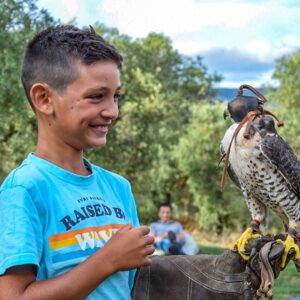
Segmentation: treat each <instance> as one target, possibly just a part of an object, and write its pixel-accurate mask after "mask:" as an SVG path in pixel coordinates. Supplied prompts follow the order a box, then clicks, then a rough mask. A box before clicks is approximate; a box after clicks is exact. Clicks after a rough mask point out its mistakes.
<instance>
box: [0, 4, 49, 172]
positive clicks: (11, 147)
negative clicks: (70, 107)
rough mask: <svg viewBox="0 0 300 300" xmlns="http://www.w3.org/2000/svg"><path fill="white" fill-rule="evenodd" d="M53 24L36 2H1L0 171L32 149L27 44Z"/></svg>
mask: <svg viewBox="0 0 300 300" xmlns="http://www.w3.org/2000/svg"><path fill="white" fill-rule="evenodd" d="M50 24H54V21H53V19H52V18H51V17H50V16H49V15H48V13H47V12H46V11H45V10H38V8H37V7H36V5H35V1H31V0H30V1H28V0H27V1H25V0H2V1H1V2H0V47H1V50H2V51H1V52H0V64H1V68H0V86H1V88H0V107H1V110H0V119H1V120H2V122H1V123H0V143H1V159H0V170H1V171H0V172H1V173H2V175H3V174H5V173H7V172H8V171H9V170H10V169H11V168H12V167H15V166H16V165H17V164H18V163H19V162H20V161H21V160H22V159H23V158H24V156H25V154H26V153H28V152H29V151H30V150H32V149H33V148H32V147H33V144H34V141H35V129H36V128H35V127H36V125H35V124H36V123H35V118H34V115H33V112H32V111H31V109H30V107H29V105H28V104H27V101H26V99H25V94H24V92H23V88H22V85H21V81H20V68H21V61H22V56H23V51H24V47H25V45H26V43H27V41H28V40H29V39H30V38H31V37H32V36H33V34H34V33H35V32H37V31H39V30H41V29H42V28H44V27H46V26H48V25H50Z"/></svg>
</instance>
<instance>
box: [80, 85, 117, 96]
mask: <svg viewBox="0 0 300 300" xmlns="http://www.w3.org/2000/svg"><path fill="white" fill-rule="evenodd" d="M121 88H122V86H121V85H120V86H118V87H117V89H116V90H117V91H120V90H121ZM107 90H110V88H109V87H106V86H95V87H91V88H88V89H87V90H86V91H85V93H87V94H88V93H93V92H100V91H107Z"/></svg>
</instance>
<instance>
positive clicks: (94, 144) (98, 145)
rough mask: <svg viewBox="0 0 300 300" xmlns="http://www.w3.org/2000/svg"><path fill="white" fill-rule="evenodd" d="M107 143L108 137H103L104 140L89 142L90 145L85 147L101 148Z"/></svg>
mask: <svg viewBox="0 0 300 300" xmlns="http://www.w3.org/2000/svg"><path fill="white" fill-rule="evenodd" d="M105 145H106V139H102V140H98V141H94V142H92V143H89V145H87V146H86V147H85V149H94V148H101V147H104V146H105Z"/></svg>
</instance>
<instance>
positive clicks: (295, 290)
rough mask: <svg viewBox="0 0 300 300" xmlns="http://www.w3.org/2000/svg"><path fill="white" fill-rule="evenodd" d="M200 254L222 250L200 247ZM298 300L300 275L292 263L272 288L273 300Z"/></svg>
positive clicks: (221, 251)
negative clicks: (295, 299)
mask: <svg viewBox="0 0 300 300" xmlns="http://www.w3.org/2000/svg"><path fill="white" fill-rule="evenodd" d="M200 251H201V252H200V253H201V254H221V253H223V252H224V251H225V249H224V248H221V247H215V246H206V245H201V246H200ZM297 296H298V297H299V299H300V273H298V272H297V270H296V267H295V266H294V263H293V262H290V263H289V264H288V266H287V267H286V269H285V270H284V271H283V272H281V273H280V275H279V277H278V278H277V280H276V282H275V285H274V287H273V299H274V300H287V299H288V300H290V299H294V298H296V297H297Z"/></svg>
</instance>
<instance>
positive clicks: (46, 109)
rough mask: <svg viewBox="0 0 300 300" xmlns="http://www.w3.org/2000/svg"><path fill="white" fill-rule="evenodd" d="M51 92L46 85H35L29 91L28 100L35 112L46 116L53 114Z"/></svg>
mask: <svg viewBox="0 0 300 300" xmlns="http://www.w3.org/2000/svg"><path fill="white" fill-rule="evenodd" d="M52 96H53V90H52V89H51V87H50V86H49V85H48V84H46V83H35V84H34V85H33V86H32V87H31V89H30V98H31V101H32V104H33V106H34V108H35V110H36V111H39V112H41V113H43V114H46V115H51V114H52V113H53V103H52Z"/></svg>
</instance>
